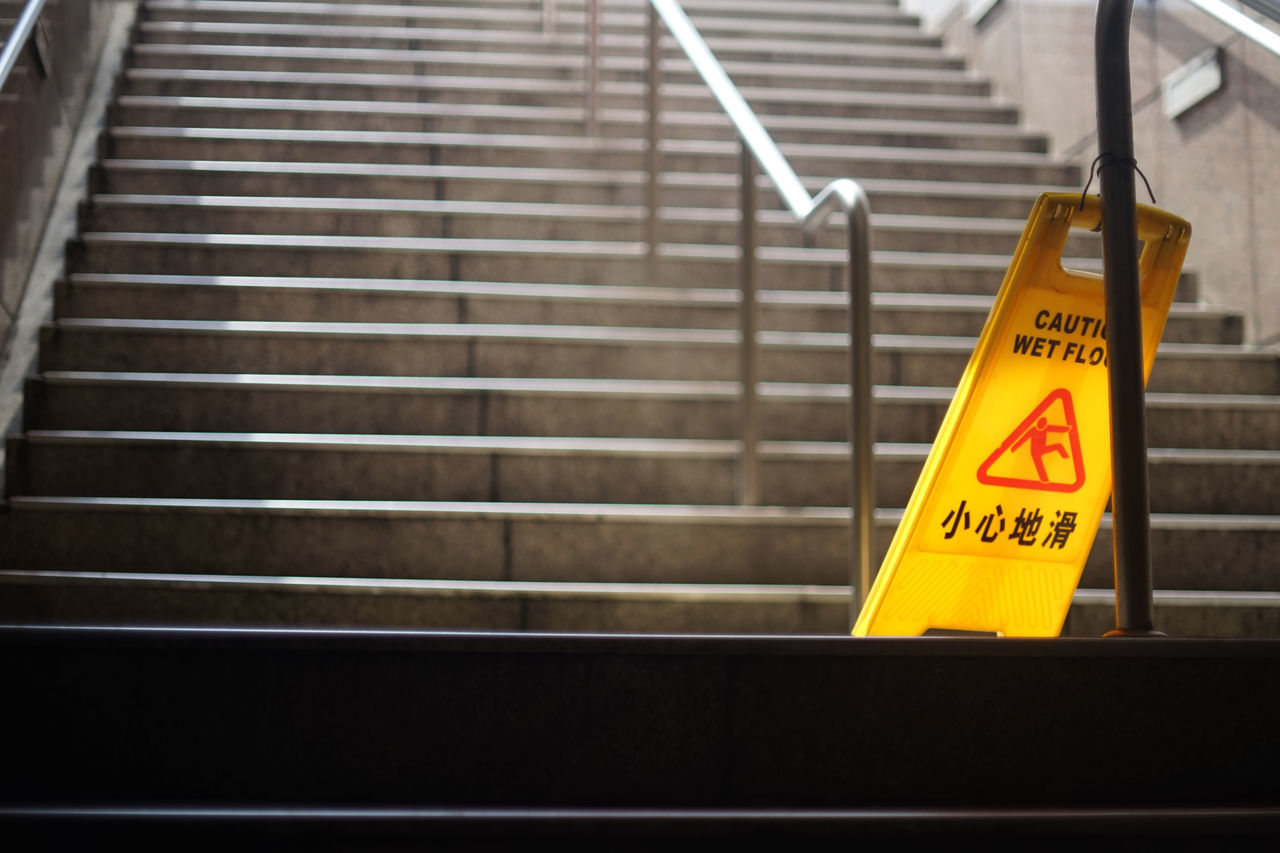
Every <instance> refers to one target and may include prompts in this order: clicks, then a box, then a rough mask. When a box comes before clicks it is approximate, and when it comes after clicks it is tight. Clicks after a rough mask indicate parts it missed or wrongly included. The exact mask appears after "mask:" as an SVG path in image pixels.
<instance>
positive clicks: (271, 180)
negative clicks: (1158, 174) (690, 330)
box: [93, 160, 1071, 219]
mask: <svg viewBox="0 0 1280 853" xmlns="http://www.w3.org/2000/svg"><path fill="white" fill-rule="evenodd" d="M864 165H875V161H864ZM972 165H973V164H970V167H966V168H971V167H972ZM901 166H902V163H901V162H898V163H897V166H894V167H890V166H889V164H888V161H885V168H886V173H888V172H889V171H894V170H896V171H902V169H901ZM873 171H874V170H873ZM646 180H647V178H646V177H645V175H644V174H642V173H640V172H637V171H611V172H607V173H606V172H603V171H602V170H596V169H582V168H529V167H511V166H507V167H485V166H451V165H442V166H421V165H418V166H414V165H392V164H366V163H292V162H289V161H231V162H222V161H217V160H107V161H104V162H103V164H102V165H101V166H100V167H95V169H94V174H93V182H94V184H95V186H96V187H97V189H98V191H100V192H104V193H112V194H121V195H131V194H148V195H166V194H169V195H214V196H224V195H225V196H253V195H275V196H303V197H354V198H383V199H432V198H441V197H445V198H449V199H454V200H460V201H501V202H508V203H516V202H530V203H545V202H562V203H580V204H632V205H638V204H642V203H643V193H644V182H645V181H646ZM659 180H660V182H661V184H662V187H663V189H662V197H663V203H664V204H669V205H676V206H685V207H722V208H728V209H737V207H738V204H739V202H738V198H739V196H740V189H739V180H738V178H737V176H736V175H730V174H719V173H701V172H698V173H690V172H667V173H664V174H662V175H661V176H660V177H659ZM827 183H828V181H826V180H821V179H812V178H811V179H807V180H805V185H806V188H807V189H808V190H809V192H811V193H817V192H818V191H820V190H821V189H822V187H824V186H825V185H826V184H827ZM859 183H860V184H862V186H863V187H864V189H866V191H867V193H868V194H869V196H870V199H871V204H872V209H873V210H875V211H877V212H881V213H901V214H930V215H940V216H942V215H946V216H977V217H997V218H1015V219H1016V218H1023V219H1025V217H1026V215H1027V213H1028V211H1030V209H1031V205H1032V203H1033V202H1034V201H1035V198H1036V195H1037V194H1038V192H1040V191H1041V189H1042V188H1038V187H1035V186H1031V185H1027V184H1017V183H1009V184H984V183H975V182H972V181H968V180H963V181H950V180H918V179H907V178H903V177H894V176H892V175H889V176H887V177H884V178H874V177H872V178H866V179H863V178H859ZM757 186H758V187H759V188H760V190H761V195H762V203H761V209H770V208H774V209H779V208H781V207H782V204H781V203H780V202H779V201H777V200H776V199H775V197H774V193H773V190H772V186H771V185H770V184H769V183H768V181H767V179H766V178H763V177H762V178H761V179H760V180H759V181H758V182H757ZM1050 189H1065V190H1068V191H1069V190H1070V189H1071V188H1070V187H1056V188H1050Z"/></svg>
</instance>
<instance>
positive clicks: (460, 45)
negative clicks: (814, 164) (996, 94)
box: [137, 17, 941, 64]
mask: <svg viewBox="0 0 1280 853" xmlns="http://www.w3.org/2000/svg"><path fill="white" fill-rule="evenodd" d="M725 20H726V23H725V25H724V27H723V28H721V29H720V30H719V31H714V32H713V31H707V32H706V33H705V36H706V39H705V40H706V42H707V46H708V47H710V48H711V51H712V52H713V53H715V54H716V55H717V56H720V55H721V54H723V55H724V56H725V57H726V58H729V57H733V58H737V59H745V58H750V59H753V60H756V61H762V60H769V59H785V58H788V57H790V58H801V59H808V60H812V59H814V58H815V57H818V56H821V57H822V58H823V60H824V61H830V62H832V63H833V64H840V62H841V61H843V57H844V55H845V54H847V53H863V52H876V51H879V52H881V53H882V54H886V55H891V56H903V57H916V56H928V55H930V54H933V53H936V52H937V51H938V48H939V46H940V41H941V40H940V38H939V37H937V36H932V35H927V34H924V33H922V32H921V31H920V30H919V29H918V28H917V27H912V26H901V25H875V24H863V25H857V26H853V27H849V28H830V27H827V26H822V27H818V28H814V29H811V34H810V33H805V32H801V33H797V34H793V37H789V38H788V37H786V36H787V35H788V34H786V33H782V34H781V36H782V37H779V38H769V37H768V36H769V34H770V31H769V30H768V29H767V24H766V23H765V22H755V23H754V24H753V23H750V22H749V19H745V18H742V17H735V18H733V19H731V20H729V19H725ZM744 20H746V21H748V23H747V24H746V26H747V27H753V26H754V27H760V28H763V31H762V32H756V33H750V32H746V33H744V32H742V31H741V28H742V26H743V25H742V23H741V22H742V21H744ZM770 23H771V22H770ZM735 30H736V31H735ZM837 32H838V33H839V34H838V35H835V34H834V33H837ZM828 33H832V36H831V37H829V38H827V37H824V36H826V35H827V34H828ZM137 38H138V40H139V41H141V42H166V43H170V44H174V43H177V44H209V43H217V44H226V45H283V46H288V45H299V44H303V45H326V44H328V45H341V46H344V47H354V48H372V49H382V50H411V49H415V48H418V49H421V48H422V47H435V48H439V47H444V46H448V47H449V48H450V49H452V50H485V49H493V48H495V47H501V48H506V49H515V50H519V51H521V52H529V53H559V52H565V53H570V54H572V55H575V56H580V57H581V56H585V55H586V49H585V47H586V45H585V41H586V40H585V38H584V36H583V34H582V31H581V30H578V31H577V32H569V33H565V32H557V33H555V34H554V35H553V36H551V37H548V36H546V35H545V34H543V33H542V32H540V31H535V30H532V29H527V30H519V29H492V28H487V29H480V28H467V27H458V28H449V27H439V26H436V27H433V26H431V25H430V24H429V23H428V24H427V25H425V26H390V25H388V26H376V25H374V26H370V25H359V26H346V25H331V24H317V23H296V24H291V23H254V22H239V21H231V22H224V21H141V22H140V23H139V25H138V28H137ZM646 44H647V38H646V37H645V36H643V35H641V34H638V33H615V32H612V31H606V30H605V29H603V28H602V29H601V33H600V52H601V53H602V54H618V53H637V54H638V53H640V52H641V51H643V50H644V49H645V46H646ZM854 45H856V47H857V49H856V50H850V46H854ZM661 46H662V50H663V52H664V53H666V54H671V55H676V54H677V52H678V51H679V50H680V49H679V47H678V46H677V45H676V42H675V39H673V38H672V37H671V36H669V35H665V34H664V35H663V37H662V40H661Z"/></svg>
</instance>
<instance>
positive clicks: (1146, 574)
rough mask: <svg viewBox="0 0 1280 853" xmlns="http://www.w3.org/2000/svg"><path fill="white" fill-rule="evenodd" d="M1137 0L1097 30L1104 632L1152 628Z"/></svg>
mask: <svg viewBox="0 0 1280 853" xmlns="http://www.w3.org/2000/svg"><path fill="white" fill-rule="evenodd" d="M1132 12H1133V0H1099V3H1098V17H1097V29H1096V51H1097V55H1096V64H1097V75H1096V83H1097V92H1098V95H1097V97H1098V150H1099V154H1100V155H1101V164H1100V167H1099V169H1098V173H1099V179H1100V181H1101V186H1102V189H1101V192H1102V260H1103V279H1104V281H1105V289H1106V306H1107V352H1108V358H1109V364H1108V368H1107V372H1108V379H1109V381H1110V391H1111V470H1112V477H1113V491H1112V496H1111V507H1112V517H1113V522H1114V523H1113V527H1112V534H1111V535H1112V550H1113V555H1114V559H1115V586H1116V628H1115V630H1114V631H1112V632H1110V633H1109V634H1108V635H1107V636H1159V632H1157V631H1156V630H1155V617H1154V603H1153V600H1152V575H1151V552H1150V519H1149V515H1148V514H1149V512H1150V496H1149V490H1148V482H1147V420H1146V393H1145V387H1144V386H1145V380H1144V376H1143V363H1142V362H1143V355H1142V302H1141V294H1140V293H1139V284H1138V224H1137V211H1136V203H1137V202H1136V198H1135V192H1134V177H1133V173H1134V169H1135V164H1134V149H1133V107H1132V94H1131V90H1130V82H1129V23H1130V17H1131V15H1132Z"/></svg>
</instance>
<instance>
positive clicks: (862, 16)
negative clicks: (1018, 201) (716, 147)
mask: <svg viewBox="0 0 1280 853" xmlns="http://www.w3.org/2000/svg"><path fill="white" fill-rule="evenodd" d="M406 5H408V4H406ZM749 8H751V7H749ZM837 10H838V11H839V14H837ZM686 11H687V12H688V13H689V14H692V15H694V16H695V17H696V18H697V23H698V28H699V30H701V31H703V32H706V33H713V32H724V31H726V30H732V31H737V32H741V33H744V34H745V33H755V34H759V33H772V32H775V31H776V32H777V33H778V34H779V35H780V36H788V35H794V34H800V35H803V36H805V37H807V38H813V37H822V36H826V37H830V38H837V37H848V36H850V35H853V34H856V33H858V32H859V31H861V30H862V29H864V27H862V26H860V25H871V26H872V27H875V26H877V25H878V26H881V27H883V26H885V25H897V26H899V27H903V26H909V27H912V28H915V23H916V22H915V20H914V19H913V18H908V17H907V16H905V15H904V14H903V13H902V12H901V11H899V10H898V9H897V8H896V7H894V6H891V5H886V4H848V5H846V6H844V7H843V8H841V7H837V6H827V7H824V8H814V9H810V10H809V14H808V15H802V16H795V17H793V16H791V15H787V16H786V17H782V16H779V15H777V13H776V7H775V8H774V9H773V10H772V12H773V14H772V15H770V14H768V13H769V12H770V11H771V10H770V9H769V8H768V7H764V6H760V5H756V6H755V7H754V8H752V12H753V14H751V15H750V16H747V15H743V14H741V13H742V11H745V10H742V9H739V10H735V11H737V12H738V14H737V15H736V16H734V17H723V15H724V13H725V12H728V11H730V10H729V9H727V8H720V9H716V8H708V7H704V8H701V9H699V8H698V7H697V6H696V5H694V6H690V7H689V8H688V9H687V10H686ZM600 17H601V26H602V28H608V29H609V30H610V31H611V32H617V31H623V30H629V31H643V28H644V27H645V20H646V18H645V15H644V13H643V11H642V10H639V11H638V10H637V8H636V6H635V4H632V5H631V6H629V7H628V8H625V9H622V8H617V7H614V6H611V5H610V4H605V5H604V6H602V7H601V8H600ZM147 20H149V21H193V20H198V21H228V20H229V21H232V22H236V23H250V22H252V23H258V22H274V23H296V24H315V23H317V22H321V23H323V24H325V25H327V26H385V25H386V24H387V23H388V22H390V23H394V24H397V25H398V24H405V25H413V26H422V25H424V24H426V25H430V24H436V23H445V24H448V25H449V26H450V27H467V26H473V27H492V26H494V25H495V24H501V25H503V26H506V27H510V28H513V29H523V30H534V29H539V30H540V29H541V27H542V23H543V14H542V10H541V9H539V8H534V7H533V6H531V5H530V4H525V5H524V6H517V7H512V8H505V9H504V8H495V7H477V6H474V5H471V4H466V3H461V4H459V3H450V4H440V5H438V6H428V7H420V6H413V5H409V7H408V8H407V9H406V8H404V6H403V5H400V4H394V3H367V4H360V3H325V4H310V3H287V4H280V3H256V4H255V3H248V2H217V0H197V2H192V0H151V2H149V3H148V4H147ZM584 20H585V18H584V13H583V10H582V9H581V8H579V9H576V10H573V11H570V10H569V9H568V8H565V9H557V14H556V23H557V24H558V29H559V31H564V30H568V31H570V32H572V31H574V30H575V29H576V30H580V29H581V28H582V26H583V22H584ZM771 28H777V29H776V30H774V29H771ZM917 31H918V30H917Z"/></svg>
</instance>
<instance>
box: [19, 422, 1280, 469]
mask: <svg viewBox="0 0 1280 853" xmlns="http://www.w3.org/2000/svg"><path fill="white" fill-rule="evenodd" d="M25 436H26V437H27V439H28V440H29V441H30V442H31V443H33V444H53V445H56V444H65V443H92V444H133V445H172V444H189V445H197V446H199V445H206V446H207V445H218V446H240V447H283V446H289V447H295V448H304V449H316V450H327V449H339V450H348V449H349V450H363V451H373V452H377V451H383V450H405V451H414V450H426V451H432V452H440V451H446V452H447V451H454V452H459V453H476V452H481V453H488V452H501V453H511V454H525V455H556V454H565V453H573V454H614V455H623V454H625V455H638V456H667V457H675V458H681V457H710V458H726V459H733V458H736V457H737V455H738V454H739V453H740V452H741V446H742V445H741V442H739V441H737V440H734V439H693V438H627V437H604V438H601V437H587V436H550V435H540V436H499V435H482V436H476V435H425V434H424V435H419V434H413V435H391V434H385V433H369V434H351V433H262V432H252V433H249V432H243V433H242V432H184V431H174V430H73V429H31V430H28V431H27V432H26V433H25ZM757 447H758V450H759V453H760V454H761V455H762V456H766V457H773V458H779V459H805V458H808V459H837V460H838V459H847V458H848V454H849V445H848V443H847V442H830V441H770V440H764V441H761V442H759V444H758V445H757ZM931 447H932V445H931V444H926V443H920V442H883V441H881V442H876V443H875V444H874V448H875V454H876V458H878V459H908V460H917V461H919V460H923V459H924V458H925V457H926V456H927V455H928V453H929V450H930V449H931ZM1147 453H1148V456H1149V457H1150V459H1151V460H1152V461H1153V462H1157V463H1160V462H1181V463H1191V462H1194V463H1201V462H1212V463H1215V464H1235V465H1259V464H1266V465H1274V464H1280V450H1267V449H1241V448H1195V447H1155V446H1153V447H1149V448H1148V450H1147Z"/></svg>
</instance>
